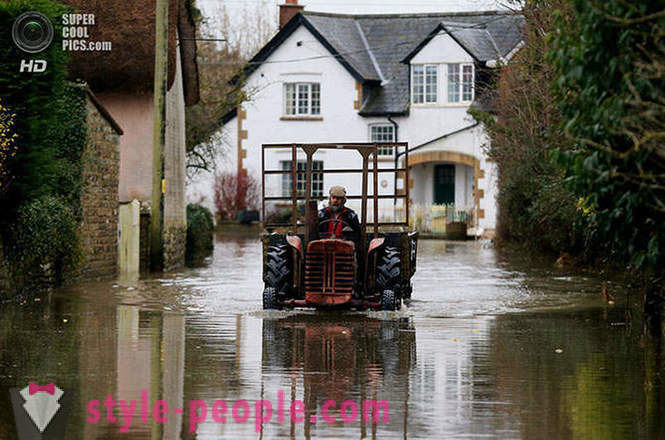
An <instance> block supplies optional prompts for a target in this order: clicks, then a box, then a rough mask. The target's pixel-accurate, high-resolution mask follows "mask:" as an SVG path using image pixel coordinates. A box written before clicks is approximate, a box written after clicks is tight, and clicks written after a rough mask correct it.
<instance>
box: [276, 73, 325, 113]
mask: <svg viewBox="0 0 665 440" xmlns="http://www.w3.org/2000/svg"><path fill="white" fill-rule="evenodd" d="M292 93H293V94H292ZM301 93H302V94H303V95H304V99H301ZM315 94H316V96H317V97H316V98H315V96H314V95H315ZM283 107H284V108H283V111H284V116H286V117H292V118H293V117H301V116H305V117H319V116H321V83H318V82H288V83H284V106H283Z"/></svg>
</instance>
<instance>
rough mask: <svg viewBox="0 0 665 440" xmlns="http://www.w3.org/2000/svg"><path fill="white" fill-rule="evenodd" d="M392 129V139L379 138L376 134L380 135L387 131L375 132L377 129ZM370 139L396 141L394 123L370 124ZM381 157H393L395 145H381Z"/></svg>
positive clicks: (373, 140)
mask: <svg viewBox="0 0 665 440" xmlns="http://www.w3.org/2000/svg"><path fill="white" fill-rule="evenodd" d="M386 128H389V129H390V139H378V138H377V137H375V136H374V135H375V134H377V135H379V136H378V137H380V136H381V135H383V134H385V133H381V134H379V133H375V129H386ZM369 141H370V142H395V126H394V125H393V124H370V126H369ZM378 152H379V157H393V155H394V149H393V147H386V146H379V148H378Z"/></svg>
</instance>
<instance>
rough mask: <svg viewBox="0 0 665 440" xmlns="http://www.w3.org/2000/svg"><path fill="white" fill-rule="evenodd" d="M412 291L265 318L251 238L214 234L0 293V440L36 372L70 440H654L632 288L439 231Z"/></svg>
mask: <svg viewBox="0 0 665 440" xmlns="http://www.w3.org/2000/svg"><path fill="white" fill-rule="evenodd" d="M413 284H414V293H413V299H414V300H413V302H412V303H411V304H410V306H409V307H405V308H404V309H403V310H401V311H399V312H362V313H361V312H335V313H324V312H318V313H317V312H313V311H306V310H299V311H290V312H286V311H280V312H264V311H262V310H261V289H262V281H261V246H260V243H259V241H258V240H257V239H228V238H226V239H225V238H219V239H218V241H217V243H216V248H215V252H214V255H213V257H212V258H211V259H210V261H209V264H208V265H207V266H205V267H202V268H198V269H187V270H183V271H181V272H178V273H176V274H165V275H162V276H159V277H155V278H150V279H143V280H141V281H138V282H123V283H120V282H105V283H88V284H80V285H76V286H73V287H70V288H66V289H61V290H58V291H55V292H52V293H50V294H44V295H42V296H40V297H38V298H37V300H32V299H31V300H29V301H24V302H21V303H7V304H2V305H0V439H16V438H18V436H17V433H16V423H15V416H14V414H15V413H20V412H21V411H24V410H23V409H22V408H21V407H20V406H17V407H12V403H11V400H10V389H12V388H19V389H20V388H23V387H25V386H27V385H28V383H29V382H35V383H38V384H47V383H49V382H54V383H55V385H57V387H58V388H60V389H62V390H64V392H65V394H64V395H65V396H67V397H68V399H64V398H63V399H61V402H60V403H62V406H63V408H64V407H66V408H67V414H66V418H65V421H64V422H63V423H65V424H66V429H67V436H66V438H70V439H120V438H123V439H125V438H129V439H153V440H154V439H180V438H182V439H199V440H203V439H219V438H229V439H244V438H248V439H249V438H251V439H256V438H263V439H270V438H280V439H281V438H287V439H288V438H299V439H300V438H328V439H347V438H355V439H374V438H378V439H468V438H495V439H663V438H665V387H664V386H663V375H664V374H665V371H664V367H665V357H664V356H663V345H662V342H658V341H655V340H654V339H651V338H646V337H644V336H643V331H642V324H641V321H640V320H639V314H637V313H635V312H633V315H634V317H633V319H630V316H628V312H629V311H630V307H629V306H631V305H632V304H633V303H635V302H637V299H638V298H637V296H636V294H635V293H632V295H631V293H630V290H629V289H628V287H627V286H624V285H622V284H621V283H619V282H612V281H609V282H608V290H609V293H610V294H611V295H613V296H614V298H615V302H616V303H615V304H611V305H610V304H608V303H607V302H606V301H604V300H603V299H602V298H601V295H600V291H601V281H600V280H599V279H598V278H597V277H596V276H595V275H593V274H591V273H585V272H581V271H579V270H576V269H574V268H565V269H564V268H556V267H554V266H553V265H552V263H551V261H538V260H537V259H534V258H532V257H529V256H526V255H520V254H519V253H505V252H498V251H497V250H495V249H494V248H493V247H491V246H489V245H488V244H487V243H481V242H444V241H421V243H420V245H419V255H418V271H417V274H416V276H415V278H414V281H413ZM41 393H42V394H41V395H44V396H45V395H46V394H44V393H45V392H43V391H42V392H41ZM108 396H111V397H108ZM107 397H108V398H109V399H113V400H114V401H115V404H114V405H113V406H112V407H111V402H109V401H106V402H105V400H106V399H107ZM142 398H143V401H142ZM157 400H162V401H163V404H165V405H168V412H166V411H165V412H162V413H159V412H158V411H157V412H156V415H153V414H152V413H153V409H155V408H154V402H155V401H157ZM95 401H97V402H96V403H95ZM121 401H122V404H123V405H125V406H124V407H120V402H121ZM132 401H135V405H136V406H135V409H134V412H133V413H130V412H129V408H131V402H132ZM257 401H258V402H259V403H258V404H257ZM262 401H263V402H262ZM142 402H145V405H146V408H147V409H146V410H145V411H144V412H143V413H142V412H141V411H142V405H143V403H142ZM293 402H295V405H294V406H292V403H293ZM372 402H374V403H375V404H376V405H375V408H376V409H377V410H378V411H377V413H374V415H375V416H376V417H374V418H373V417H372V414H373V413H372V412H371V411H365V413H364V412H363V408H365V409H368V408H370V409H371V405H372ZM224 405H226V407H224ZM257 405H258V406H257ZM268 406H270V409H271V411H268ZM107 407H108V409H107ZM123 408H124V409H125V412H124V414H125V415H124V416H123V410H122V409H123ZM203 408H205V411H206V414H205V417H204V414H203ZM157 409H159V408H157ZM162 409H164V407H162ZM180 409H182V411H180ZM224 409H226V411H225V412H224ZM292 410H293V411H292ZM62 414H63V413H57V415H56V418H54V419H53V421H52V422H51V423H52V425H47V427H46V431H45V434H48V433H49V432H50V431H49V430H55V429H56V428H57V426H58V425H57V423H60V422H61V421H62V420H63V419H62ZM269 415H270V417H268V416H269ZM22 417H23V419H26V418H25V415H24V414H23V416H22ZM223 417H225V421H223V419H222V418H223ZM157 419H159V420H161V422H160V421H158V420H157ZM26 420H27V419H26ZM29 428H31V429H34V426H29ZM121 430H122V431H124V430H127V431H128V432H121ZM51 433H52V432H51ZM45 438H46V437H45ZM51 438H54V437H51Z"/></svg>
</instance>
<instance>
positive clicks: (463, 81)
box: [448, 64, 473, 103]
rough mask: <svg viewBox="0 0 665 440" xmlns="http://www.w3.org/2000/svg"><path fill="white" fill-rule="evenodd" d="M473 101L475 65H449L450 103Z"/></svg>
mask: <svg viewBox="0 0 665 440" xmlns="http://www.w3.org/2000/svg"><path fill="white" fill-rule="evenodd" d="M471 101H473V64H448V102H451V103H452V102H471Z"/></svg>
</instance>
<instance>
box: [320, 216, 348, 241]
mask: <svg viewBox="0 0 665 440" xmlns="http://www.w3.org/2000/svg"><path fill="white" fill-rule="evenodd" d="M330 222H335V223H341V224H342V237H339V238H341V239H343V238H344V228H345V227H347V226H348V227H349V229H351V230H353V228H351V225H350V224H348V223H347V222H345V221H344V220H342V219H341V218H335V219H333V218H329V219H326V220H323V221H321V222H319V229H320V228H321V225H323V224H326V223H330ZM335 226H337V225H335ZM333 230H334V229H333ZM319 235H320V236H321V238H337V234H335V233H334V232H327V231H326V232H319Z"/></svg>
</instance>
